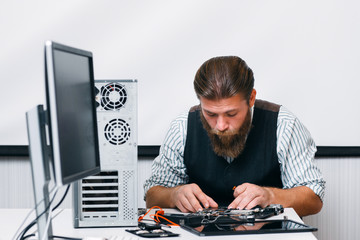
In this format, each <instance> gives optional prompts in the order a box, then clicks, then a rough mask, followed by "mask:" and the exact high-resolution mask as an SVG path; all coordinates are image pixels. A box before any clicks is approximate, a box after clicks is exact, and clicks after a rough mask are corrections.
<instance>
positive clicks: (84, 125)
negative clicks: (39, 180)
mask: <svg viewBox="0 0 360 240" xmlns="http://www.w3.org/2000/svg"><path fill="white" fill-rule="evenodd" d="M45 69H46V76H45V78H46V81H45V82H46V104H47V115H48V119H49V121H48V122H49V135H50V146H51V149H52V161H53V166H54V173H55V179H56V184H57V185H58V186H62V185H65V184H68V183H71V182H73V181H76V180H80V179H81V178H84V177H86V176H89V175H93V174H95V173H98V172H99V171H100V159H99V144H98V137H97V136H98V133H97V120H96V106H95V92H94V91H95V87H94V73H93V72H94V71H93V59H92V53H91V52H88V51H84V50H80V49H76V48H72V47H68V46H65V45H62V44H58V43H54V42H51V41H48V42H46V43H45Z"/></svg>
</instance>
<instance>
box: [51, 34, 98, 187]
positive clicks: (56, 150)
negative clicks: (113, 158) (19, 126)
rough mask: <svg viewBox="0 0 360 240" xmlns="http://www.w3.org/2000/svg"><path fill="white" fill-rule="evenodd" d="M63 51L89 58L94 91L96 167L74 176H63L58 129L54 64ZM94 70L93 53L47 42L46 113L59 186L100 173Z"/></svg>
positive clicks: (53, 162) (54, 169)
mask: <svg viewBox="0 0 360 240" xmlns="http://www.w3.org/2000/svg"><path fill="white" fill-rule="evenodd" d="M56 50H58V51H63V52H68V53H71V54H76V55H80V56H84V57H87V58H88V59H89V71H90V83H89V84H90V85H91V88H90V89H93V91H90V94H91V97H92V99H94V101H91V103H92V106H91V107H92V109H93V110H92V115H93V119H94V121H93V123H94V124H93V128H92V129H93V131H94V136H95V138H94V146H95V149H94V150H95V154H96V166H95V167H93V168H88V169H86V170H84V171H82V172H79V173H77V174H72V175H69V176H64V177H63V176H62V166H61V152H60V139H59V129H58V108H57V104H56V103H57V100H56V94H57V92H56V91H57V90H56V87H55V82H56V78H55V73H54V70H55V62H54V51H56ZM94 85H95V84H94V69H93V58H92V53H91V52H89V51H85V50H81V49H77V48H73V47H69V46H66V45H63V44H59V43H56V42H53V41H46V42H45V89H46V90H45V91H46V111H47V118H48V126H49V128H48V129H49V131H48V132H49V140H50V149H51V154H50V155H51V159H52V166H53V172H54V176H55V182H56V185H57V186H63V185H67V184H69V183H72V182H74V181H77V180H80V179H82V178H84V177H87V176H90V175H93V174H96V173H99V172H100V156H99V141H98V131H97V118H96V106H95V92H94Z"/></svg>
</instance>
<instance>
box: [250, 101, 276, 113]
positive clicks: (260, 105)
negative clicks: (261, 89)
mask: <svg viewBox="0 0 360 240" xmlns="http://www.w3.org/2000/svg"><path fill="white" fill-rule="evenodd" d="M280 107H281V105H279V104H276V103H272V102H269V101H265V100H262V99H256V100H255V108H257V109H262V110H267V111H271V112H279V110H280Z"/></svg>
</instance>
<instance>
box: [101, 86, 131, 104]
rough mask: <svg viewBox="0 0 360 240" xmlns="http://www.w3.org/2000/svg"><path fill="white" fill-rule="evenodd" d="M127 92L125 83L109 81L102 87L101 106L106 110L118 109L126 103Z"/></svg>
mask: <svg viewBox="0 0 360 240" xmlns="http://www.w3.org/2000/svg"><path fill="white" fill-rule="evenodd" d="M126 100H127V92H126V89H125V87H124V86H123V85H121V84H118V83H109V84H107V85H105V86H103V87H102V88H101V106H102V107H103V108H104V109H105V110H116V109H119V108H121V107H122V106H124V105H125V103H126Z"/></svg>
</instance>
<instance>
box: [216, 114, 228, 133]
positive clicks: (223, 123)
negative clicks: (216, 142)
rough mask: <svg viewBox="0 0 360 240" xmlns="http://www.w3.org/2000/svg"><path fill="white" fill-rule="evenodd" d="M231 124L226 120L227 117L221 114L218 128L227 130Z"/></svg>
mask: <svg viewBox="0 0 360 240" xmlns="http://www.w3.org/2000/svg"><path fill="white" fill-rule="evenodd" d="M228 127H229V125H228V123H227V121H226V119H225V118H224V117H222V116H219V117H218V119H217V121H216V129H217V130H218V131H220V132H223V131H226V130H227V129H228Z"/></svg>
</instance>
